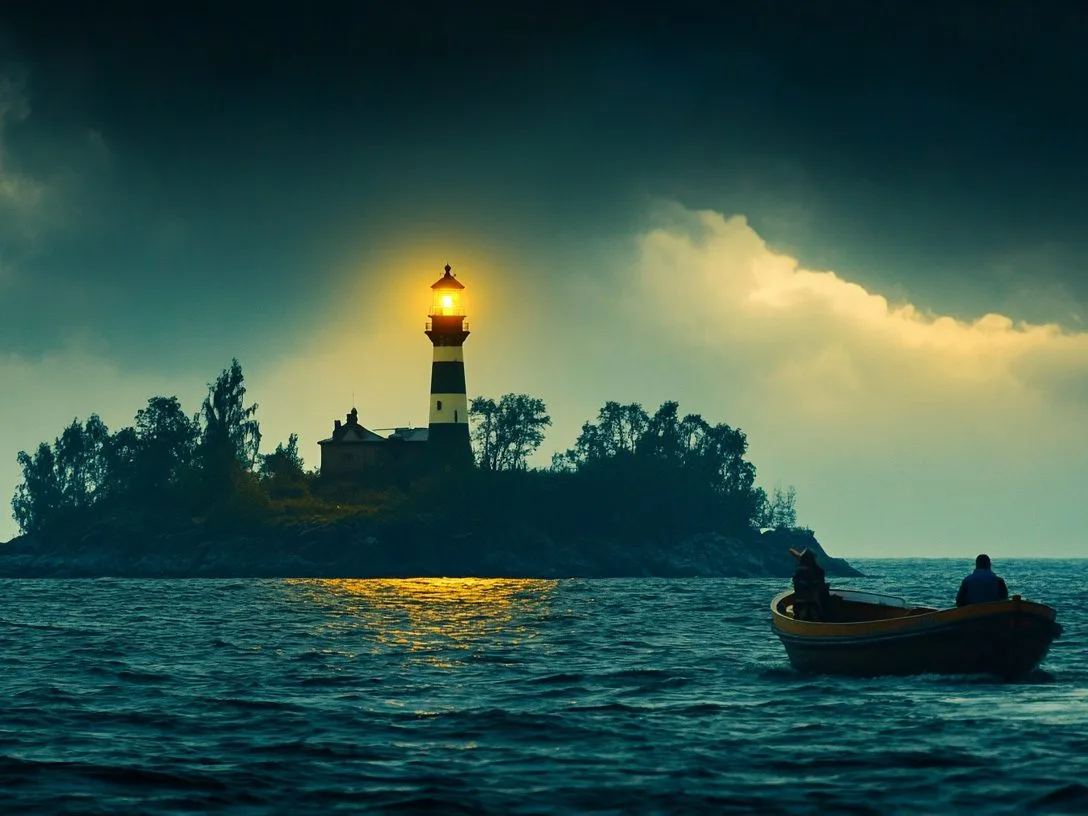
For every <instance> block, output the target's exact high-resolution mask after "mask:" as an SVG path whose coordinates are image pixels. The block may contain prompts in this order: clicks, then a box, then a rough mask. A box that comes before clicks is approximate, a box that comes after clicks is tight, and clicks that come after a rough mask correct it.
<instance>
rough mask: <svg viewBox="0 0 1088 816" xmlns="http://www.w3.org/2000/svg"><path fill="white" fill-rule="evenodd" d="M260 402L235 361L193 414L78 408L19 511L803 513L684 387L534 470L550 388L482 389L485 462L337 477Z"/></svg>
mask: <svg viewBox="0 0 1088 816" xmlns="http://www.w3.org/2000/svg"><path fill="white" fill-rule="evenodd" d="M256 414H257V405H256V404H255V403H254V404H247V400H246V388H245V378H244V376H243V374H242V368H241V366H240V365H239V363H238V361H237V360H232V361H231V365H230V366H229V367H228V368H226V369H224V370H223V372H222V373H221V374H220V375H219V377H218V378H217V379H216V380H215V382H213V383H210V384H209V385H208V394H207V397H206V398H205V400H204V402H203V405H202V407H201V410H200V411H199V412H197V413H196V414H194V415H192V416H189V415H187V414H186V413H185V411H184V410H183V409H182V407H181V404H180V403H179V402H178V400H177V398H176V397H163V396H156V397H152V398H151V399H149V400H148V402H147V405H146V406H145V407H144V408H141V409H140V410H139V411H137V413H136V416H135V418H134V421H133V424H132V425H131V426H126V427H124V428H121V429H120V430H118V431H116V432H112V433H111V432H110V431H109V429H108V428H107V427H106V426H105V424H104V423H103V422H102V420H101V419H100V418H99V417H98V416H97V415H92V416H91V417H90V418H88V419H87V420H86V421H85V422H80V421H79V420H73V422H72V423H71V425H69V426H68V427H67V428H65V429H64V431H63V432H62V433H61V435H60V436H58V437H57V438H56V439H55V440H54V441H53V443H52V444H48V443H45V442H43V443H42V444H40V445H39V446H38V448H37V450H35V451H34V452H33V453H32V454H31V453H27V452H25V451H21V452H20V453H19V454H18V461H19V464H20V466H21V467H22V470H23V481H22V482H21V483H20V484H19V485H18V487H17V488H16V492H15V496H14V498H13V499H12V510H13V515H14V518H15V520H16V521H17V522H18V524H19V526H20V527H21V529H22V530H23V531H24V532H26V533H52V532H59V533H61V534H64V533H65V532H66V531H70V530H73V529H76V530H78V529H82V528H83V527H85V526H86V525H87V524H88V523H92V522H100V521H101V522H110V523H118V522H135V523H138V524H142V525H144V526H147V525H151V526H154V527H156V528H164V527H169V526H171V525H174V526H176V525H178V524H191V523H194V522H195V523H203V524H209V525H212V526H227V527H238V526H239V525H241V526H243V527H246V526H252V525H253V524H260V523H267V522H277V521H283V520H288V521H289V520H292V519H323V520H335V519H337V518H342V517H345V516H368V517H372V518H380V519H385V520H388V521H390V522H393V523H395V522H397V521H398V520H404V519H406V518H409V517H412V518H432V519H433V518H438V519H446V520H447V521H448V522H452V523H453V524H455V527H456V529H458V530H463V531H471V530H472V529H477V530H479V529H484V528H490V529H496V528H500V529H510V530H526V529H532V530H538V531H541V532H544V533H547V534H550V535H552V536H561V537H564V538H566V539H568V540H575V539H586V538H595V539H597V540H609V541H613V542H615V541H623V540H632V539H633V538H637V539H639V540H641V541H644V542H648V543H662V542H669V541H674V540H678V539H679V538H681V537H683V536H686V535H690V534H694V533H700V532H721V533H726V534H730V533H739V532H742V531H746V530H750V529H751V528H753V527H761V526H762V527H778V528H792V527H795V526H796V494H795V492H794V490H793V488H790V489H789V490H787V491H782V490H781V489H780V488H778V487H776V488H775V490H774V494H773V496H772V497H770V498H768V496H767V495H766V493H765V492H764V491H763V490H762V489H761V488H759V487H757V486H756V484H755V477H756V470H755V467H754V465H752V463H751V462H749V461H748V460H747V459H746V458H745V457H746V454H747V449H748V442H747V439H746V437H745V435H744V433H743V432H742V431H740V430H739V429H736V428H733V427H730V426H729V425H726V424H717V425H712V424H710V423H709V422H707V421H706V420H704V419H703V418H702V417H701V416H699V415H697V414H686V415H685V414H681V412H680V409H679V405H678V403H676V402H672V401H670V402H666V403H664V404H663V405H661V407H660V408H658V409H657V411H656V412H654V413H653V414H650V413H648V412H647V411H646V410H645V409H643V407H642V406H641V405H639V404H638V403H630V404H627V405H623V404H620V403H617V402H608V403H606V404H605V405H604V406H603V407H602V408H601V410H600V411H599V412H598V414H597V417H596V419H595V420H593V421H591V422H586V423H585V424H584V425H583V426H582V430H581V433H580V434H579V435H578V438H577V439H576V440H575V443H574V446H573V447H572V448H570V449H569V450H567V451H565V452H564V453H561V454H556V455H554V456H553V458H552V463H551V467H549V468H533V467H530V465H529V460H530V458H531V457H532V456H533V454H534V453H536V452H537V450H538V449H539V447H540V445H541V444H542V442H543V440H544V432H545V429H546V428H547V427H549V426H550V425H551V418H550V417H549V416H548V413H547V409H546V406H545V404H544V401H543V400H541V399H539V398H535V397H530V396H528V395H525V394H506V395H504V396H503V397H502V398H501V399H499V400H498V401H496V400H494V399H492V398H488V397H477V398H476V399H474V400H473V401H472V405H471V421H472V440H473V445H474V449H475V450H474V452H475V458H476V468H475V469H474V470H472V471H471V472H468V473H457V474H454V475H452V476H451V474H450V472H449V471H448V470H447V469H443V468H436V467H433V463H432V466H426V465H423V466H421V467H420V469H419V470H418V472H414V473H413V474H410V478H408V479H407V480H406V479H405V478H403V473H402V472H399V471H398V472H397V473H396V478H392V476H391V477H390V478H389V479H386V480H385V483H383V480H382V479H381V478H377V479H375V478H371V479H368V480H363V481H359V482H356V483H345V482H343V481H340V482H332V481H329V480H323V479H322V477H321V475H320V474H319V473H317V472H316V471H306V470H305V467H304V463H303V460H302V457H301V456H300V454H299V450H298V436H297V435H295V434H291V435H290V437H289V438H288V440H287V441H286V443H282V442H281V443H279V444H278V445H277V447H276V448H275V450H274V451H273V452H271V453H268V454H263V455H262V454H261V453H260V443H261V431H260V425H259V423H258V421H257V418H256ZM378 476H380V474H378Z"/></svg>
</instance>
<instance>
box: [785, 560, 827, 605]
mask: <svg viewBox="0 0 1088 816" xmlns="http://www.w3.org/2000/svg"><path fill="white" fill-rule="evenodd" d="M793 617H794V618H796V619H797V620H806V621H826V620H830V618H831V587H830V585H829V584H828V583H827V581H825V580H824V570H823V567H821V566H820V565H819V564H817V563H816V553H814V552H813V551H812V550H805V551H804V552H802V553H801V555H800V557H799V558H798V564H797V571H796V572H795V573H794V574H793Z"/></svg>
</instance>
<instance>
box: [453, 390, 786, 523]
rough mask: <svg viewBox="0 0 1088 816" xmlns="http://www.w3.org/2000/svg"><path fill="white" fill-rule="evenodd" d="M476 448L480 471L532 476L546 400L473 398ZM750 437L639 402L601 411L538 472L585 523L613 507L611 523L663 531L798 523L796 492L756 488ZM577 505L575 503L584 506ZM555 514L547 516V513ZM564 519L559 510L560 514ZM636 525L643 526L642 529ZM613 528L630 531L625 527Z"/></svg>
mask: <svg viewBox="0 0 1088 816" xmlns="http://www.w3.org/2000/svg"><path fill="white" fill-rule="evenodd" d="M470 417H471V423H472V440H473V448H474V451H475V455H476V463H477V466H478V468H479V469H480V470H481V471H483V472H492V473H494V472H501V471H514V472H528V471H529V470H532V469H531V468H530V467H529V464H528V461H529V459H530V457H532V455H533V454H534V453H535V452H536V451H537V450H538V449H539V447H540V445H541V443H542V442H543V440H544V433H545V429H546V428H548V427H549V426H550V425H551V417H550V416H549V415H548V413H547V409H546V406H545V404H544V401H543V400H541V399H539V398H535V397H529V396H527V395H525V394H506V395H505V396H503V397H502V398H501V399H499V400H498V401H496V400H494V399H492V398H488V397H477V398H476V399H474V400H473V401H472V403H471V406H470ZM747 452H748V439H747V437H746V435H745V434H744V432H743V431H741V430H740V429H739V428H733V427H731V426H730V425H727V424H725V423H718V424H711V423H709V422H708V421H707V420H705V419H704V418H703V417H702V416H700V415H699V414H682V413H681V412H680V405H679V403H678V402H676V401H674V400H669V401H667V402H664V403H663V404H662V405H661V406H660V407H659V408H658V409H657V411H655V412H654V413H653V414H651V413H649V412H648V411H647V410H646V409H645V408H643V406H642V405H641V404H639V403H637V402H632V403H628V404H621V403H619V402H614V401H609V402H606V403H605V404H604V406H603V407H602V408H601V409H600V411H599V412H598V414H597V417H596V419H595V420H591V421H588V422H586V423H584V424H583V425H582V429H581V432H580V433H579V435H578V438H577V439H576V440H575V443H574V446H573V447H572V448H569V449H568V450H566V451H564V452H562V453H556V454H553V455H552V459H551V465H550V467H548V468H545V469H543V470H541V471H538V472H540V473H546V474H551V475H553V476H555V477H557V478H561V479H565V482H566V484H569V485H571V486H572V490H571V491H570V492H571V493H572V494H575V493H576V494H580V496H571V497H568V499H569V505H571V506H578V505H580V504H581V505H584V504H585V503H586V502H585V500H584V497H586V496H588V497H590V503H591V507H589V508H587V511H586V512H585V513H583V514H581V516H582V518H588V517H593V516H598V517H599V516H600V515H601V513H600V512H599V511H600V510H601V508H602V507H604V506H607V505H608V504H609V503H615V504H616V505H617V506H616V508H615V511H616V512H615V513H614V514H609V513H605V514H604V515H605V517H607V518H610V521H612V522H613V523H614V522H615V520H616V517H620V518H623V517H626V518H629V519H636V520H637V519H642V518H643V517H648V518H646V519H645V520H646V521H647V522H648V523H649V525H650V528H651V529H652V528H655V527H656V528H663V529H662V530H661V531H662V533H665V534H667V533H669V532H674V533H680V532H690V530H686V529H684V528H687V527H691V528H698V527H700V526H702V527H705V526H706V524H705V523H703V524H700V522H705V521H707V520H710V521H712V522H713V523H714V526H716V527H717V528H719V529H731V530H739V529H743V528H752V527H760V528H765V527H773V528H778V529H783V528H785V529H792V528H795V527H796V526H797V510H796V504H797V492H796V490H795V489H794V488H793V487H789V488H788V489H786V490H783V489H782V488H781V487H779V486H775V487H774V489H773V491H772V492H771V493H770V494H769V495H768V493H767V492H766V491H765V490H764V489H763V488H761V487H759V486H757V485H756V483H755V479H756V468H755V465H754V464H752V463H751V462H750V461H748V460H747V459H746V458H745V457H746V455H747ZM580 499H581V500H580ZM549 512H552V511H549ZM560 512H561V511H560ZM640 523H641V522H640ZM614 526H619V527H628V526H630V525H629V524H622V523H621V524H618V525H614Z"/></svg>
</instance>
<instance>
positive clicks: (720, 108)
mask: <svg viewBox="0 0 1088 816" xmlns="http://www.w3.org/2000/svg"><path fill="white" fill-rule="evenodd" d="M627 5H630V4H627ZM390 6H396V7H395V8H391V7H390ZM402 6H403V7H402ZM269 8H271V7H269ZM668 8H669V10H665V7H660V8H658V9H657V10H653V11H651V10H647V11H632V10H631V9H630V8H626V9H625V8H624V6H623V5H622V4H610V5H606V4H601V5H596V4H578V5H575V4H571V5H569V6H567V5H566V4H563V3H558V4H556V3H553V4H547V5H542V4H541V5H536V4H532V3H530V4H527V5H518V6H516V7H514V6H510V7H504V8H498V7H496V8H494V9H488V8H487V7H485V6H479V7H478V8H476V9H474V10H466V9H465V8H455V7H454V5H453V4H444V5H439V4H434V5H431V4H429V3H426V2H424V3H415V4H369V3H326V4H319V6H317V7H303V6H296V7H294V8H293V9H291V7H289V6H284V10H282V11H278V12H276V13H272V12H271V11H267V10H265V11H263V12H261V13H257V12H255V11H253V10H251V9H243V8H241V4H240V5H239V7H238V8H237V9H236V10H228V11H222V10H214V11H213V10H210V9H206V8H203V7H202V6H199V4H198V5H197V6H193V5H192V4H190V7H188V8H186V7H185V6H181V5H176V4H172V3H162V4H157V5H156V6H155V8H154V9H153V10H152V11H148V10H146V9H143V10H141V9H140V8H139V6H138V5H137V4H127V5H125V4H120V3H109V2H107V3H104V4H96V5H95V6H94V8H93V9H92V8H91V7H90V6H86V4H75V3H73V4H71V6H70V7H67V6H66V4H60V5H59V6H56V7H54V8H52V9H51V10H50V12H49V13H48V14H47V13H44V12H38V11H36V10H35V8H34V7H33V4H23V6H22V7H19V8H5V10H4V11H3V12H0V497H3V498H4V504H5V506H6V505H7V502H8V499H9V498H10V496H11V494H12V492H13V491H14V487H15V485H16V483H17V482H18V481H19V480H20V471H19V468H18V466H17V464H16V454H17V453H18V452H19V451H20V450H32V449H33V448H35V447H36V446H37V444H38V443H39V442H40V441H43V440H47V441H51V440H52V439H53V438H54V437H55V436H57V435H58V434H59V433H60V431H61V430H62V429H63V427H64V426H65V425H66V424H68V423H69V422H71V421H72V420H73V419H75V418H79V419H85V418H86V417H87V416H89V415H90V414H91V413H97V414H99V415H100V416H101V417H102V418H103V420H104V421H105V422H106V424H107V425H108V426H109V427H110V428H111V429H118V428H120V427H122V426H124V425H126V424H131V422H132V417H133V415H134V414H135V412H136V411H137V410H138V409H139V408H140V407H142V406H143V405H144V404H145V403H146V400H147V399H148V398H149V397H151V396H154V395H157V394H162V395H167V396H169V395H177V396H178V397H179V398H180V399H181V401H182V404H183V406H184V407H185V408H186V409H187V410H188V411H189V412H190V413H192V412H195V411H196V410H197V409H198V408H199V405H200V401H201V400H202V398H203V395H204V394H205V393H206V389H207V385H208V383H209V382H211V381H212V380H214V379H215V377H216V376H217V375H218V373H219V372H220V371H221V370H222V369H223V368H225V367H226V366H228V365H229V364H230V361H231V358H233V357H237V358H238V360H239V361H240V362H241V364H242V367H243V371H244V372H245V375H246V383H247V386H248V388H249V392H248V394H249V396H250V397H252V399H253V400H254V401H256V402H257V403H259V405H260V408H259V410H258V414H257V417H258V419H259V420H260V421H261V428H262V431H263V434H264V440H265V442H264V449H265V450H266V451H268V450H271V449H272V448H274V447H275V444H276V443H277V442H278V441H283V440H285V439H286V438H287V436H288V434H290V433H293V432H294V433H298V435H299V438H300V444H301V452H302V455H303V457H304V458H305V460H306V462H307V465H309V466H316V465H317V464H318V462H319V453H318V446H317V441H318V440H319V439H322V438H324V437H326V436H328V435H329V433H330V432H331V430H332V424H333V421H334V420H335V419H337V418H343V416H344V415H345V414H346V413H347V411H349V410H350V409H351V407H352V405H353V404H354V405H355V406H357V407H358V409H359V412H360V421H361V422H363V424H365V425H367V426H368V427H371V428H390V427H394V426H402V425H408V424H415V425H421V424H423V423H425V422H426V417H427V393H428V388H429V361H430V357H431V346H430V344H429V342H428V341H427V339H426V337H425V336H424V335H423V322H424V320H425V315H426V311H427V308H428V306H429V303H430V300H429V298H430V290H429V286H430V284H431V283H432V282H433V281H434V280H436V279H437V278H438V277H440V275H441V274H442V267H443V265H444V264H446V263H450V264H451V265H452V266H453V269H454V271H455V273H457V274H458V276H459V278H460V279H461V281H462V282H463V283H464V284H465V285H466V287H467V288H466V291H465V298H466V304H467V309H468V313H469V320H470V323H471V327H472V336H471V337H470V338H469V340H468V342H467V344H466V348H465V351H466V373H467V379H468V388H469V392H470V397H472V396H477V395H485V396H492V397H499V396H501V395H502V394H504V393H510V392H515V393H528V394H531V395H533V396H537V397H541V398H542V399H544V400H545V402H546V404H547V407H548V410H549V413H550V415H551V417H552V420H553V425H552V427H551V429H550V430H549V433H548V437H547V439H546V441H545V443H544V446H543V447H542V449H541V451H540V453H539V455H538V457H537V463H538V464H546V463H547V461H548V460H549V458H550V455H551V453H552V452H553V451H557V450H564V449H566V448H567V447H570V446H571V445H572V444H573V442H574V440H575V438H576V436H577V434H578V431H579V429H580V427H581V424H582V423H583V422H585V421H586V420H589V419H591V418H593V417H594V416H595V415H596V412H597V410H598V409H599V408H600V406H601V405H602V404H603V403H604V402H605V401H606V400H617V401H620V402H631V401H637V402H640V403H642V404H643V405H644V406H645V407H646V408H647V409H649V410H651V411H652V410H654V409H655V408H656V407H657V406H658V405H660V404H661V403H662V402H664V401H665V400H670V399H675V400H678V401H679V402H680V406H681V409H682V410H683V411H685V412H694V413H699V414H701V415H702V416H703V417H705V418H706V419H707V420H709V421H711V422H727V423H729V424H730V425H733V426H734V427H739V428H741V429H742V430H744V431H745V433H746V434H747V435H748V439H749V443H750V449H749V457H750V459H751V461H753V462H754V463H755V465H756V467H757V470H758V481H759V483H760V484H762V485H763V486H764V487H765V488H767V489H768V490H770V489H772V488H773V487H774V486H775V485H780V486H782V487H788V486H791V485H792V486H794V487H795V488H796V490H797V497H798V504H797V508H798V515H799V521H800V522H801V523H803V524H806V525H808V526H810V527H812V528H813V529H814V530H815V531H816V534H817V536H818V538H819V539H820V541H821V543H822V544H823V546H824V547H825V549H827V550H828V552H830V553H832V554H834V555H841V556H846V557H851V556H853V557H863V556H870V557H885V556H934V557H941V556H951V557H963V558H965V559H966V558H969V557H971V556H973V555H974V554H975V553H977V552H980V551H986V552H989V553H990V554H991V555H992V556H994V558H995V559H1000V558H1012V557H1024V556H1084V555H1086V554H1088V547H1086V546H1085V544H1084V538H1085V531H1086V530H1088V501H1086V500H1085V498H1086V497H1085V488H1084V485H1085V484H1086V483H1088V322H1086V321H1088V312H1086V307H1088V264H1086V259H1088V230H1086V229H1085V228H1084V225H1085V223H1086V221H1088V152H1086V151H1085V150H1084V149H1083V145H1084V144H1086V143H1088V112H1086V108H1085V106H1084V105H1083V104H1082V102H1081V100H1082V99H1083V97H1084V94H1085V89H1086V88H1088V57H1086V56H1085V50H1084V48H1083V47H1082V44H1083V42H1084V40H1085V37H1086V36H1088V15H1086V14H1084V13H1083V12H1082V11H1079V10H1078V9H1077V6H1076V4H1072V3H1057V2H1030V3H1029V2H1012V0H990V2H969V1H965V2H958V3H955V4H944V3H936V2H912V3H905V2H892V1H891V0H883V2H881V1H879V0H869V2H825V3H820V2H812V3H804V4H800V3H792V2H785V0H761V2H758V3H757V2H747V3H739V2H735V3H730V2H722V3H717V4H713V6H712V7H711V4H700V5H698V6H692V7H685V5H684V4H677V5H672V6H669V7H668ZM9 516H10V514H9V513H8V512H7V510H5V511H4V512H3V513H2V514H0V540H5V539H7V538H9V537H11V536H14V535H15V534H16V533H17V528H16V526H15V524H14V522H13V521H11V520H10V517H9Z"/></svg>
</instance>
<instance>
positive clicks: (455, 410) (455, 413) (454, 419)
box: [453, 408, 457, 422]
mask: <svg viewBox="0 0 1088 816" xmlns="http://www.w3.org/2000/svg"><path fill="white" fill-rule="evenodd" d="M453 421H454V422H456V421H457V409H456V408H454V409H453Z"/></svg>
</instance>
